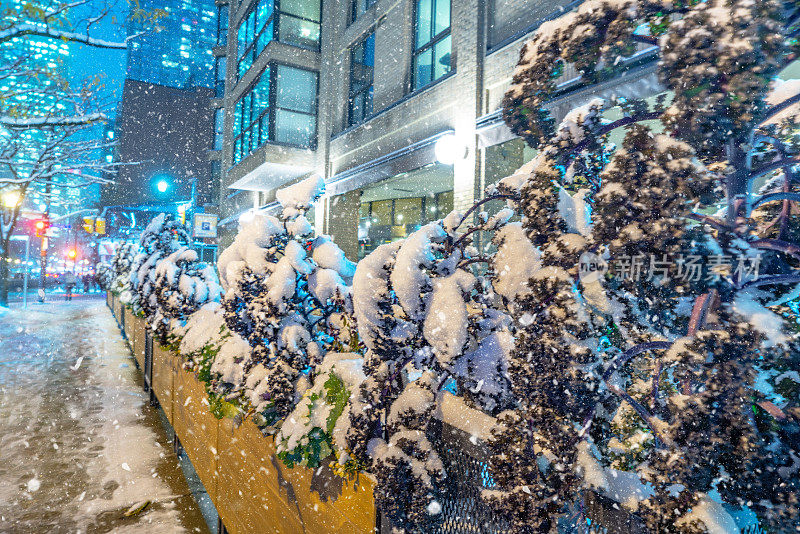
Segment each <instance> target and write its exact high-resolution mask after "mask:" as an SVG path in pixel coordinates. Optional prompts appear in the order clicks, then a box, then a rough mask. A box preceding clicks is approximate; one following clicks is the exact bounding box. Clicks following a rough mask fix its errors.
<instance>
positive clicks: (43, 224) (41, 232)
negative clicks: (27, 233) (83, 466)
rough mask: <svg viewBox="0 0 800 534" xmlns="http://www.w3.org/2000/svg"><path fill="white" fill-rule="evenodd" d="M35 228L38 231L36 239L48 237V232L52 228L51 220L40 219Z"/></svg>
mask: <svg viewBox="0 0 800 534" xmlns="http://www.w3.org/2000/svg"><path fill="white" fill-rule="evenodd" d="M33 227H34V228H35V229H36V237H44V236H45V235H47V230H48V228H50V220H49V219H39V220H38V221H36V222H35V223H33Z"/></svg>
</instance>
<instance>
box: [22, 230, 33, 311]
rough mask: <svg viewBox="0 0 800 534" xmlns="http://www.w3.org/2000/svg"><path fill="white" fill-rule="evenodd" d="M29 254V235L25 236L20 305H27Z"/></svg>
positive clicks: (25, 306) (24, 306)
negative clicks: (23, 273) (23, 272)
mask: <svg viewBox="0 0 800 534" xmlns="http://www.w3.org/2000/svg"><path fill="white" fill-rule="evenodd" d="M30 255H31V236H29V235H27V236H25V276H24V277H23V278H22V307H23V308H27V307H28V271H30V267H28V259H29V258H30Z"/></svg>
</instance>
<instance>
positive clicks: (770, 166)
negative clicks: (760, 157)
mask: <svg viewBox="0 0 800 534" xmlns="http://www.w3.org/2000/svg"><path fill="white" fill-rule="evenodd" d="M798 164H800V158H782V159H779V160H776V161H773V162H772V163H767V164H766V165H762V166H761V167H759V168H758V169H756V170H754V171H752V172H751V173H750V174H749V175H748V177H747V180H748V183H749V182H752V181H753V180H755V179H756V178H758V177H759V176H764V175H765V174H767V173H770V172H772V171H777V170H778V169H780V168H781V167H791V166H793V165H798Z"/></svg>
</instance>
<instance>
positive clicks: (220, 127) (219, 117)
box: [214, 108, 225, 150]
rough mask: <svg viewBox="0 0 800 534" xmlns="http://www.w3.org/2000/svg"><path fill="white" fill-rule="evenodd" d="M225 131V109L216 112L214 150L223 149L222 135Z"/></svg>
mask: <svg viewBox="0 0 800 534" xmlns="http://www.w3.org/2000/svg"><path fill="white" fill-rule="evenodd" d="M224 131H225V110H224V109H222V108H219V109H218V110H216V111H215V112H214V150H222V135H223V133H224Z"/></svg>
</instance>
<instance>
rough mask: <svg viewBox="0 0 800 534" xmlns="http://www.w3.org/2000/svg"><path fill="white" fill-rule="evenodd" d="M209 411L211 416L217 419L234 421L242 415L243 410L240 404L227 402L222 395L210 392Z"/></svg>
mask: <svg viewBox="0 0 800 534" xmlns="http://www.w3.org/2000/svg"><path fill="white" fill-rule="evenodd" d="M206 391H208V387H206ZM208 409H209V411H210V412H211V415H213V416H214V417H216V418H217V419H224V418H226V417H228V418H230V419H233V418H235V417H236V416H238V415H239V414H241V413H242V409H241V407H240V406H239V405H238V404H236V403H233V402H230V401H228V400H225V399H224V398H223V396H222V395H218V394H217V393H214V392H212V391H208Z"/></svg>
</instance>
